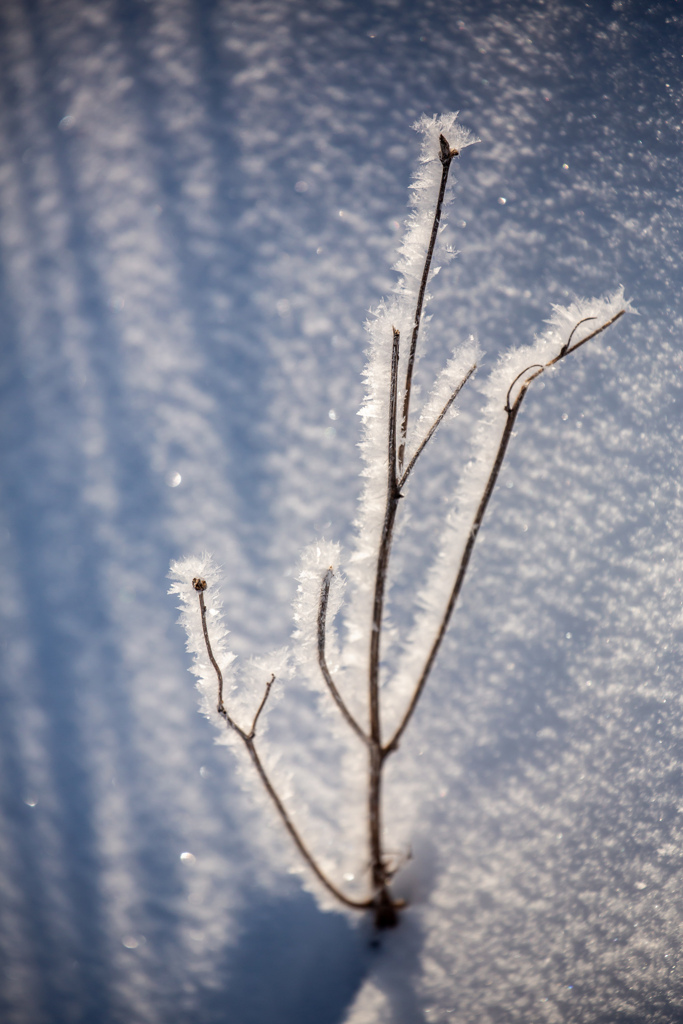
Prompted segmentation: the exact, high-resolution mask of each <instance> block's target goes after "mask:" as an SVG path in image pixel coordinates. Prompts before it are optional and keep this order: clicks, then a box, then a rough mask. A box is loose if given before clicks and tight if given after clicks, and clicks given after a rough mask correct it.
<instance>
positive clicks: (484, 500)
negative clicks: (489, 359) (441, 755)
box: [382, 309, 626, 757]
mask: <svg viewBox="0 0 683 1024" xmlns="http://www.w3.org/2000/svg"><path fill="white" fill-rule="evenodd" d="M625 312H626V310H624V309H622V310H620V311H619V312H618V313H617V314H616V315H615V316H613V317H612V318H611V319H610V320H608V321H607V323H605V324H602V326H601V327H598V328H596V330H594V331H592V332H591V333H590V334H589V335H587V336H586V337H585V338H583V339H582V340H581V341H579V342H578V343H577V344H576V345H574V347H573V348H568V347H567V345H565V346H563V348H562V349H561V350H560V352H559V354H558V355H556V356H555V357H554V359H551V360H550V361H549V362H547V363H546V364H545V365H541V364H540V363H537V364H535V365H536V366H538V369H537V370H536V372H535V373H534V374H532V376H531V377H529V378H527V380H525V381H524V383H523V384H522V386H521V388H520V391H519V394H518V395H517V398H516V399H515V401H514V403H513V404H512V406H511V405H510V393H511V391H512V388H513V387H514V385H515V383H516V382H517V381H518V380H519V378H520V377H521V376H522V374H523V373H527V371H528V370H530V369H533V367H527V368H526V370H523V371H522V374H519V375H518V376H517V377H516V378H515V380H514V381H513V382H512V384H511V385H510V390H509V391H508V394H507V398H506V404H505V411H506V413H507V419H506V421H505V427H504V429H503V433H502V436H501V439H500V443H499V445H498V450H497V452H496V458H495V460H494V463H493V468H492V469H491V472H490V474H489V477H488V480H487V481H486V486H485V488H484V493H483V494H482V497H481V500H480V502H479V505H478V507H477V511H476V513H475V516H474V520H473V522H472V526H471V527H470V532H469V534H468V537H467V542H466V544H465V549H464V551H463V554H462V558H461V559H460V565H459V567H458V573H457V576H456V579H455V583H454V584H453V589H452V591H451V594H450V597H449V599H448V604H447V606H446V611H445V612H444V615H443V618H442V620H441V623H440V625H439V628H438V631H437V635H436V639H435V640H434V643H433V644H432V647H431V650H430V652H429V654H428V656H427V660H426V662H425V665H424V668H423V669H422V673H421V675H420V678H419V679H418V682H417V686H416V687H415V691H414V693H413V696H412V699H411V701H410V704H409V705H408V708H407V710H406V713H405V715H404V716H403V719H402V721H401V723H400V725H399V726H398V728H397V730H396V732H395V733H394V735H393V736H392V738H391V740H390V741H389V742H388V743H387V745H386V746H385V747H383V748H382V753H383V756H384V757H386V756H388V755H389V754H391V753H393V751H395V750H396V749H397V748H398V744H399V741H400V739H401V736H402V735H403V733H404V732H405V730H406V728H407V726H408V723H409V722H410V719H411V718H412V716H413V713H414V711H415V708H416V706H417V703H418V701H419V699H420V697H421V695H422V691H423V690H424V687H425V684H426V682H427V679H428V678H429V674H430V672H431V670H432V667H433V665H434V661H435V660H436V656H437V654H438V651H439V648H440V646H441V642H442V641H443V638H444V636H445V634H446V630H447V629H448V623H449V622H450V618H451V615H452V614H453V609H454V607H455V603H456V601H457V600H458V596H459V595H460V591H461V590H462V585H463V583H464V580H465V576H466V574H467V569H468V566H469V563H470V558H471V557H472V551H473V549H474V545H475V543H476V540H477V535H478V533H479V528H480V527H481V524H482V521H483V519H484V514H485V512H486V508H487V506H488V503H489V501H490V499H491V495H492V493H493V489H494V487H495V485H496V481H497V479H498V475H499V473H500V470H501V466H502V465H503V461H504V459H505V455H506V452H507V448H508V444H509V442H510V437H511V436H512V430H513V427H514V425H515V420H516V419H517V414H518V412H519V410H520V406H521V404H522V402H523V401H524V397H525V395H526V393H527V391H528V389H529V386H530V385H531V383H532V382H533V381H535V380H536V378H537V377H540V376H541V374H542V373H544V372H545V370H546V369H548V367H550V366H554V365H555V363H557V362H559V361H560V360H561V359H563V358H564V357H565V356H566V355H569V353H571V352H575V351H576V350H577V348H580V347H581V345H585V343H586V342H587V341H590V340H591V338H594V337H596V335H598V334H601V333H602V332H603V331H605V330H607V328H608V327H611V325H612V324H614V323H616V321H617V320H619V319H620V318H621V317H622V316H623V315H624V313H625ZM583 322H585V321H580V323H583ZM576 326H577V327H578V326H579V324H577V325H576ZM575 330H576V327H575V328H574V331H575ZM574 331H572V334H571V335H570V341H571V338H572V336H573V334H574Z"/></svg>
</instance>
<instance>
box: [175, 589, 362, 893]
mask: <svg viewBox="0 0 683 1024" xmlns="http://www.w3.org/2000/svg"><path fill="white" fill-rule="evenodd" d="M192 586H193V587H194V589H195V590H196V591H197V593H198V595H199V607H200V609H201V613H202V626H203V629H204V643H205V645H206V652H207V654H208V655H209V660H210V662H211V664H212V665H213V667H214V671H215V673H216V678H217V680H218V694H219V696H218V713H219V715H220V716H221V717H222V718H223V720H224V721H225V724H226V725H227V726H228V727H229V728H230V729H232V730H233V731H234V732H236V733H237V735H238V736H239V737H240V739H241V740H242V742H243V743H244V745H245V747H246V748H247V750H248V751H249V757H250V758H251V760H252V762H253V765H254V767H255V768H256V771H257V772H258V774H259V777H260V779H261V782H262V783H263V785H264V787H265V790H266V792H267V793H268V796H269V797H270V798H271V800H272V801H273V803H274V804H275V808H276V810H277V812H278V814H279V815H280V818H281V820H282V823H283V825H284V826H285V828H286V829H287V831H288V832H289V834H290V836H291V837H292V839H293V840H294V843H295V845H296V847H297V849H298V851H299V853H300V854H301V856H302V857H303V858H304V860H305V861H306V863H307V864H308V866H309V867H310V868H311V870H312V871H313V873H314V874H315V875H316V877H317V878H318V879H319V880H320V881H321V882H322V884H323V885H324V886H325V888H326V889H327V890H328V892H331V893H332V895H333V896H335V897H336V898H337V899H338V900H341V902H342V903H345V904H346V906H347V907H354V908H355V909H357V910H367V909H369V908H370V907H374V906H375V903H376V900H375V897H374V896H373V897H372V898H370V899H367V900H352V899H350V898H349V897H348V896H345V895H344V893H343V892H341V890H340V889H338V888H337V887H336V885H334V883H332V882H330V880H329V878H327V877H326V876H325V875H324V874H323V872H322V870H321V869H320V868H319V867H318V865H317V863H316V861H315V859H314V858H313V855H312V854H311V853H310V852H309V850H308V848H307V846H306V845H305V843H304V841H303V839H302V838H301V836H300V835H299V833H298V831H297V830H296V828H295V827H294V823H293V822H292V820H291V818H290V817H289V815H288V813H287V810H286V809H285V806H284V804H283V803H282V800H281V799H280V797H279V796H278V794H277V793H276V791H275V789H274V788H273V784H272V782H271V781H270V779H269V778H268V774H267V772H266V770H265V768H264V767H263V762H262V761H261V758H260V757H259V755H258V752H257V750H256V746H255V744H254V730H255V728H256V723H257V721H258V717H259V715H260V714H261V711H262V710H263V706H264V704H265V703H266V700H267V699H268V695H269V693H270V688H271V686H272V685H273V682H274V680H275V676H273V677H272V678H271V679H270V681H269V682H268V684H267V686H266V692H265V694H264V696H263V700H262V701H261V704H260V706H259V709H258V711H257V712H256V716H255V718H254V721H253V724H252V727H251V732H250V733H246V732H245V731H244V729H241V728H240V727H239V725H238V724H237V723H236V722H235V721H234V719H232V718H231V717H230V715H229V714H228V712H227V711H226V709H225V706H224V704H223V698H222V690H223V676H222V674H221V670H220V668H219V667H218V663H217V662H216V659H215V658H214V655H213V650H212V648H211V641H210V639H209V633H208V630H207V628H206V621H205V620H206V606H205V604H204V591H205V590H206V580H201V579H199V578H197V579H194V580H193V581H192Z"/></svg>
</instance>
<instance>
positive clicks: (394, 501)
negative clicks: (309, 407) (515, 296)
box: [369, 327, 400, 743]
mask: <svg viewBox="0 0 683 1024" xmlns="http://www.w3.org/2000/svg"><path fill="white" fill-rule="evenodd" d="M399 341H400V335H399V332H398V331H397V330H396V328H395V327H394V328H393V347H392V353H391V380H390V384H389V431H388V444H387V448H388V452H387V477H388V479H387V501H386V508H385V512H384V523H383V525H382V536H381V539H380V543H379V551H378V553H377V570H376V573H375V596H374V601H373V609H372V635H371V637H370V675H369V681H370V739H371V741H372V742H373V743H380V742H381V736H380V720H379V657H380V636H381V632H382V612H383V609H384V590H385V587H386V579H387V570H388V568H389V554H390V551H391V541H392V537H393V532H394V522H395V519H396V508H397V505H398V500H399V491H398V486H397V480H396V411H397V408H396V407H397V404H398V402H397V397H398V357H399Z"/></svg>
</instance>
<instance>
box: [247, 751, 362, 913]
mask: <svg viewBox="0 0 683 1024" xmlns="http://www.w3.org/2000/svg"><path fill="white" fill-rule="evenodd" d="M242 738H243V739H244V744H245V746H246V748H247V750H248V751H249V756H250V758H251V760H252V762H253V765H254V767H255V768H256V771H257V772H258V774H259V777H260V779H261V782H262V783H263V785H264V787H265V789H266V792H267V793H268V796H269V797H270V799H271V800H272V801H273V803H274V805H275V807H276V809H277V812H278V814H279V815H280V818H281V819H282V822H283V824H284V826H285V828H286V829H287V831H288V832H289V834H290V836H291V837H292V839H293V840H294V843H295V845H296V847H297V849H298V851H299V853H300V854H301V856H302V857H303V858H304V860H305V861H306V863H307V864H308V866H309V867H310V868H311V870H312V871H313V873H314V874H315V875H316V876H317V878H318V879H319V880H320V881H321V882H322V884H323V885H324V886H325V888H326V889H327V890H328V892H331V893H332V895H333V896H336V898H337V899H338V900H340V901H341V902H342V903H345V904H346V906H347V907H354V908H355V909H356V910H367V909H369V908H370V907H372V906H374V905H375V900H374V898H371V899H367V900H352V899H351V898H350V897H348V896H346V895H345V894H344V893H343V892H342V891H341V890H340V889H338V888H337V887H336V885H334V884H333V883H332V882H331V881H330V880H329V878H327V877H326V876H325V875H324V874H323V872H322V871H321V869H320V868H319V867H318V865H317V864H316V862H315V860H314V858H313V856H312V854H311V853H310V852H309V851H308V848H307V847H306V845H305V843H304V841H303V839H302V838H301V836H300V835H299V833H298V832H297V830H296V828H295V827H294V824H293V823H292V820H291V818H290V817H289V815H288V813H287V811H286V809H285V807H284V805H283V803H282V801H281V800H280V797H279V796H278V795H277V793H276V792H275V789H274V788H273V784H272V783H271V781H270V779H269V778H268V775H267V773H266V770H265V768H264V767H263V763H262V762H261V759H260V757H259V756H258V752H257V750H256V747H255V745H254V741H253V739H250V738H249V737H248V736H244V735H243V737H242Z"/></svg>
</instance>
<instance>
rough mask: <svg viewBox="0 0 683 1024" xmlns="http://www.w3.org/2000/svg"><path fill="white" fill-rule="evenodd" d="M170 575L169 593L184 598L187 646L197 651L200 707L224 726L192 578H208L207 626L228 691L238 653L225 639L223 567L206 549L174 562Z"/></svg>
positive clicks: (194, 668)
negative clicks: (222, 593)
mask: <svg viewBox="0 0 683 1024" xmlns="http://www.w3.org/2000/svg"><path fill="white" fill-rule="evenodd" d="M168 576H169V579H171V580H173V583H172V584H171V586H170V588H169V591H168V592H169V594H178V595H179V596H180V599H181V604H180V605H179V606H178V607H179V610H180V617H179V619H178V622H179V623H180V624H181V625H182V626H184V628H185V631H186V632H187V644H186V646H187V650H188V651H189V652H190V654H194V662H193V663H192V667H191V669H190V671H191V672H192V673H193V675H195V676H197V679H198V682H197V689H198V690H199V692H200V694H201V701H200V708H201V711H202V712H203V713H204V714H205V715H206V717H207V718H209V719H211V721H212V722H213V723H214V724H215V725H217V726H219V727H220V728H222V729H224V728H225V723H224V722H223V719H222V718H221V717H220V715H219V714H218V713H217V711H216V704H217V694H218V684H217V681H216V673H215V671H214V668H213V665H212V664H211V662H210V661H209V657H208V654H207V652H206V644H205V643H204V633H203V630H202V617H201V615H200V613H199V601H198V597H197V591H196V590H195V589H194V587H193V586H192V581H193V579H196V578H199V579H202V580H206V584H207V587H206V590H205V591H204V602H205V604H206V627H207V629H208V632H209V639H210V641H211V648H212V650H213V656H214V658H215V659H216V661H217V663H218V667H219V668H220V670H221V673H222V674H223V692H224V694H228V693H229V692H230V689H231V687H232V686H233V685H234V669H233V668H232V664H233V662H234V660H235V657H236V655H235V654H233V652H232V651H231V650H230V648H229V647H228V645H227V643H226V638H227V636H228V630H227V629H226V627H225V623H224V622H223V616H222V607H223V603H222V601H221V599H220V591H219V589H218V581H219V579H220V570H219V569H218V567H217V566H216V564H215V562H214V561H213V559H212V557H211V555H209V554H207V553H206V552H204V553H203V554H202V555H200V556H199V557H195V558H184V559H182V560H181V561H178V562H172V563H171V569H170V572H169V574H168Z"/></svg>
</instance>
